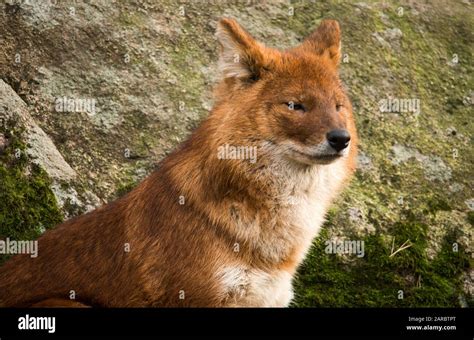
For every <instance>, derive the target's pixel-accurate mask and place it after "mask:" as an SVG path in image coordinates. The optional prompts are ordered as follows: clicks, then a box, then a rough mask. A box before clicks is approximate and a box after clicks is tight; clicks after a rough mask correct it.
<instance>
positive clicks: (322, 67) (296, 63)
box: [216, 18, 356, 165]
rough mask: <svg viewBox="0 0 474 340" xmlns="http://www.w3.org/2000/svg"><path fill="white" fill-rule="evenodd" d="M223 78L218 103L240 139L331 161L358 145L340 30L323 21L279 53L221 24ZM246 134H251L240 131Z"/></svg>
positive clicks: (313, 160) (296, 157)
mask: <svg viewBox="0 0 474 340" xmlns="http://www.w3.org/2000/svg"><path fill="white" fill-rule="evenodd" d="M217 38H218V41H219V43H220V45H221V53H220V59H219V66H220V69H221V71H222V73H223V80H222V82H221V83H220V84H219V86H218V87H217V91H216V103H217V105H218V106H220V107H224V108H225V111H227V112H231V114H230V115H229V117H226V121H227V122H231V123H230V124H234V125H238V126H234V127H233V129H234V131H235V133H236V134H240V135H241V139H243V138H248V139H249V140H253V141H256V140H258V141H263V142H265V143H267V145H271V146H272V147H273V148H274V149H275V150H278V152H279V154H281V155H283V156H284V157H286V158H288V159H290V160H291V161H293V162H298V163H304V164H309V165H312V164H328V163H331V162H333V161H335V160H337V159H340V158H343V157H346V156H347V155H348V153H349V149H350V148H351V144H355V139H356V136H355V133H356V131H355V127H354V122H353V117H352V108H351V104H350V101H349V99H348V97H347V95H346V93H345V91H344V89H343V87H342V85H341V82H340V80H339V77H338V64H339V59H340V29H339V25H338V23H337V22H336V21H333V20H324V21H323V22H322V23H321V24H320V26H319V27H318V28H317V29H316V30H315V31H314V32H313V33H312V34H311V35H310V36H309V37H307V38H306V39H305V40H304V41H303V42H302V43H301V44H300V45H298V46H296V47H294V48H291V49H287V50H277V49H273V48H269V47H266V46H264V45H263V44H261V43H260V42H257V41H256V40H255V39H254V38H252V37H251V36H250V34H249V33H247V32H246V31H245V30H244V29H243V28H242V27H240V26H239V24H238V23H237V22H236V21H234V20H232V19H227V18H226V19H222V20H221V21H220V22H219V24H218V29H217ZM242 130H245V131H242Z"/></svg>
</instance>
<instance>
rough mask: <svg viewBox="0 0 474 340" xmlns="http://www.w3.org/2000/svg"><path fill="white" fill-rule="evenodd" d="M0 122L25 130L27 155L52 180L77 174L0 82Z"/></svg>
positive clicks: (14, 94)
mask: <svg viewBox="0 0 474 340" xmlns="http://www.w3.org/2000/svg"><path fill="white" fill-rule="evenodd" d="M0 120H2V121H4V122H7V121H9V120H13V121H15V122H18V123H19V124H18V126H20V127H21V128H22V129H24V130H25V136H26V143H27V144H28V148H27V153H28V155H29V156H30V157H31V158H32V161H33V162H34V163H36V164H38V165H39V166H41V167H42V168H43V169H44V170H45V171H46V173H47V174H48V175H49V177H51V178H52V179H54V180H64V181H69V180H72V179H74V178H75V177H76V176H77V174H76V172H75V171H74V170H73V169H72V168H71V167H70V166H69V164H68V163H66V161H65V160H64V158H63V156H62V155H61V153H59V151H58V149H56V146H55V145H54V143H53V141H52V140H51V138H49V136H48V135H47V134H46V133H45V132H44V131H43V130H42V129H41V128H40V127H39V126H38V124H37V123H36V122H35V120H34V119H33V118H32V117H31V115H30V113H29V112H28V107H27V105H26V104H25V102H24V101H23V100H22V99H21V98H20V97H19V96H18V95H17V93H16V92H15V91H13V89H12V88H11V87H10V86H9V85H8V84H6V83H5V82H4V81H3V80H0Z"/></svg>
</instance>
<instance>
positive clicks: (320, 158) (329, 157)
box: [292, 149, 344, 164]
mask: <svg viewBox="0 0 474 340" xmlns="http://www.w3.org/2000/svg"><path fill="white" fill-rule="evenodd" d="M292 151H293V153H294V154H296V155H298V156H299V157H297V158H298V159H301V158H303V159H302V160H303V162H304V163H309V164H330V163H332V162H334V161H336V160H338V159H340V158H342V157H343V156H344V155H343V154H342V153H334V154H309V153H306V152H302V151H299V150H296V149H292Z"/></svg>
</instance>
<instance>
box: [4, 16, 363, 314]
mask: <svg viewBox="0 0 474 340" xmlns="http://www.w3.org/2000/svg"><path fill="white" fill-rule="evenodd" d="M219 25H220V26H219V27H220V28H219V30H220V31H219V32H220V37H219V39H220V42H221V44H222V45H225V43H226V41H227V40H225V39H229V40H228V41H230V42H231V43H232V44H234V45H235V47H236V49H237V50H238V54H239V56H240V61H239V62H240V63H241V64H242V65H243V66H242V65H240V67H244V68H246V69H245V70H246V71H245V72H248V73H249V74H248V75H245V74H244V75H237V76H225V77H224V79H223V80H222V81H221V82H220V84H218V86H217V87H216V90H215V98H216V104H215V107H214V108H213V110H212V112H211V114H210V115H209V117H208V118H207V119H206V120H205V121H204V122H203V123H202V124H201V126H200V127H199V128H198V129H197V130H196V131H194V133H193V134H192V135H191V137H190V138H189V139H188V140H187V141H186V142H184V143H183V144H182V145H181V146H180V147H179V148H178V149H177V150H176V151H174V152H173V153H172V154H171V155H170V156H168V157H167V158H166V159H164V160H163V161H162V162H161V163H160V164H159V167H158V169H157V170H156V171H155V172H153V173H152V174H151V175H150V176H149V177H148V178H146V179H145V180H144V181H143V182H142V183H141V184H139V185H138V187H137V188H135V189H134V190H133V191H131V192H130V193H128V194H127V195H125V196H124V197H122V198H120V199H119V200H117V201H115V202H112V203H110V204H107V205H105V206H103V207H101V208H99V209H97V210H95V211H92V212H90V213H88V214H85V215H83V216H79V217H76V218H73V219H70V220H68V221H66V222H64V223H63V224H61V225H59V226H58V227H56V228H55V229H54V230H51V231H48V232H46V233H45V234H44V235H43V236H42V237H40V238H39V240H38V242H39V244H38V254H39V256H38V257H37V258H31V257H29V256H28V255H18V256H15V257H14V258H12V259H11V260H10V261H8V262H7V263H6V264H5V265H4V266H3V267H1V268H0V306H40V307H44V306H71V307H73V306H85V305H89V306H106V307H116V306H122V307H123V306H125V307H132V306H155V307H162V306H212V307H215V306H227V305H235V304H233V303H231V302H229V301H230V300H231V299H232V298H233V297H232V294H233V293H229V292H226V291H225V289H223V288H222V284H221V282H220V281H219V280H218V279H216V272H219V271H220V270H221V268H222V266H223V265H231V266H232V265H236V264H238V265H245V266H246V268H254V269H255V270H261V271H264V272H268V273H272V272H273V271H278V270H283V271H287V272H288V273H290V274H291V275H293V274H294V272H295V270H296V268H297V266H298V264H299V263H300V261H301V257H302V256H304V252H305V249H303V248H304V247H303V246H301V245H298V244H294V242H292V241H289V240H288V241H287V240H285V239H284V236H278V240H279V242H280V241H281V244H282V246H281V251H279V253H278V256H277V257H275V256H273V255H269V254H270V250H272V246H271V245H272V244H273V243H272V242H273V241H272V237H274V235H275V233H281V234H278V235H285V233H284V232H285V231H284V230H281V231H279V229H278V226H280V221H278V220H277V221H276V222H275V226H273V225H272V226H271V225H269V224H268V223H266V222H265V223H261V224H259V225H258V228H257V229H258V230H255V233H256V234H258V237H253V236H248V235H247V234H245V235H244V231H241V230H237V228H238V225H244V226H248V225H251V224H252V222H253V221H254V220H255V219H258V220H259V221H270V219H271V217H272V216H274V214H276V213H275V211H278V203H275V200H276V198H275V197H276V195H278V193H279V190H280V189H279V188H280V182H279V181H280V179H279V178H278V176H271V171H270V170H268V169H271V167H272V166H274V164H273V163H272V162H274V156H273V155H271V154H269V153H266V152H265V150H260V149H261V148H260V146H261V144H260V143H262V142H266V143H268V144H270V145H279V144H280V143H282V142H285V141H288V140H291V141H292V142H294V143H297V144H299V145H315V144H318V143H321V142H322V141H323V140H324V139H325V135H326V133H327V132H328V131H329V130H331V129H336V128H346V129H348V130H349V132H350V134H351V149H350V153H349V155H348V156H347V158H346V159H345V160H344V164H343V166H344V169H345V170H344V176H345V177H347V178H348V177H349V175H350V174H351V173H352V172H353V170H354V166H355V164H354V160H355V155H356V146H357V136H356V130H355V125H354V121H353V117H352V109H351V104H350V101H349V99H348V98H347V96H346V95H345V93H344V91H343V89H342V87H341V85H340V82H339V79H338V75H337V64H338V60H339V57H340V56H339V47H338V43H339V39H340V38H339V35H340V32H339V26H338V24H337V22H335V21H323V23H322V24H321V26H320V27H319V28H318V30H316V31H315V32H314V33H313V34H312V35H310V36H309V37H308V38H307V39H306V40H305V41H304V42H303V43H302V44H301V45H300V46H298V47H295V48H293V49H289V50H285V51H278V50H274V49H270V48H267V47H265V46H263V45H261V44H259V43H257V42H256V41H255V40H253V38H252V37H251V36H250V35H249V34H248V33H247V32H246V31H244V30H243V29H242V28H241V27H240V26H239V25H238V24H237V23H236V22H235V21H233V20H231V19H223V20H221V22H220V24H219ZM223 39H224V42H223ZM225 48H226V47H225V46H223V49H225ZM222 53H224V52H222ZM288 101H294V102H300V103H303V104H304V105H305V107H307V112H306V113H304V114H303V113H299V112H292V111H290V110H288V108H287V107H285V106H284V105H282V104H284V103H285V102H288ZM337 104H340V105H342V106H343V108H344V109H343V110H342V111H341V112H339V111H338V110H337V109H336V105H337ZM226 143H227V144H230V145H251V146H256V147H258V148H260V149H259V151H258V161H257V162H256V163H255V164H251V163H250V162H248V161H246V160H220V159H217V149H218V147H219V146H221V145H224V144H226ZM292 166H293V165H292ZM294 166H295V169H297V170H295V171H301V173H302V174H304V173H305V171H308V168H307V167H310V166H311V165H309V166H308V165H306V164H296V165H294ZM321 166H325V165H321ZM292 171H293V170H292ZM334 195H335V193H334ZM332 197H333V196H331V198H332ZM182 199H184V204H180V203H182V202H180V200H182ZM275 216H278V215H275ZM283 222H285V223H286V222H287V221H283ZM282 225H286V224H282ZM246 228H248V230H249V233H250V231H252V232H253V230H252V229H251V228H253V227H246ZM245 232H247V229H245ZM249 235H250V234H249ZM252 235H253V234H252ZM280 239H282V240H280ZM126 244H129V247H130V251H129V252H126V251H125V248H126ZM236 244H238V245H239V251H238V252H236V251H235V249H234V247H235V245H236ZM70 291H74V293H75V299H76V300H75V301H73V302H70V300H69V296H70ZM183 293H184V299H183V298H182V297H183V296H182V294H183ZM237 305H239V304H238V303H237Z"/></svg>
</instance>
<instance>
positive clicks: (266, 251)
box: [218, 162, 344, 307]
mask: <svg viewBox="0 0 474 340" xmlns="http://www.w3.org/2000/svg"><path fill="white" fill-rule="evenodd" d="M343 166H344V164H343V163H342V162H336V163H334V164H331V165H327V166H322V167H319V168H315V169H314V171H312V172H310V173H307V174H306V176H301V177H300V178H292V179H291V180H292V182H291V183H289V184H291V185H288V187H287V190H285V191H282V195H281V196H280V197H279V198H278V201H279V202H280V203H279V207H278V208H277V209H275V211H274V214H272V216H271V217H268V214H265V216H266V217H265V218H264V217H263V215H264V214H262V216H259V217H258V218H257V220H258V222H255V221H252V225H251V226H250V225H247V226H246V227H247V228H248V229H246V230H250V229H254V228H256V227H257V228H258V230H259V232H258V237H257V238H255V240H256V241H255V242H257V244H255V246H256V247H258V249H259V251H260V254H261V256H263V257H265V258H267V259H270V260H273V261H275V263H278V262H279V261H281V260H282V258H284V257H285V256H287V255H288V253H289V252H290V251H291V250H292V249H295V248H297V249H298V250H299V251H298V253H297V254H296V256H297V263H300V262H301V261H302V260H303V258H304V256H305V255H306V253H307V251H308V249H309V247H310V246H311V242H312V240H313V238H314V237H315V236H316V235H317V233H318V232H319V230H320V227H321V225H322V223H323V221H324V215H325V213H326V210H327V208H328V206H329V204H330V202H331V201H332V199H333V198H334V196H335V195H336V193H337V191H338V189H339V187H340V185H341V183H342V180H343V178H344V177H343V173H342V172H343V169H344V168H343ZM240 227H242V226H240ZM247 236H248V237H249V238H252V236H251V235H250V234H247ZM218 277H219V281H220V282H221V284H222V288H223V291H224V292H225V295H226V298H225V300H226V301H227V303H228V305H230V306H269V307H271V306H273V307H276V306H279V307H284V306H287V305H288V304H289V302H290V301H291V299H292V297H293V292H292V284H291V281H292V275H291V274H290V273H289V272H287V271H285V270H272V271H264V270H262V269H259V268H252V267H249V266H248V265H247V264H242V265H234V266H226V267H223V268H222V269H221V270H220V272H219V273H218Z"/></svg>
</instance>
